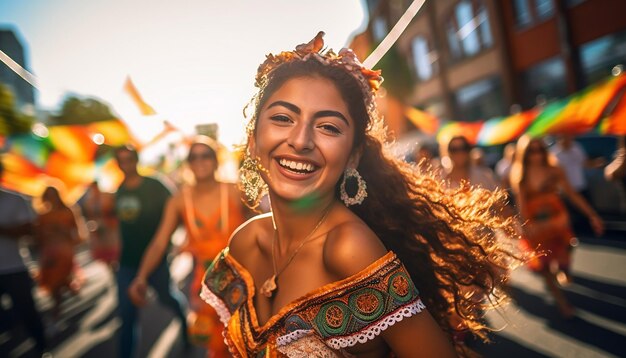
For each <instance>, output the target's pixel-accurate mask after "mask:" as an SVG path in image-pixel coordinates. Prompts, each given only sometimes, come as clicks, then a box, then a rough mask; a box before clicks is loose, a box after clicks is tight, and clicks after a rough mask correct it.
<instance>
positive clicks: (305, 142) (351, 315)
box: [202, 33, 515, 357]
mask: <svg viewBox="0 0 626 358" xmlns="http://www.w3.org/2000/svg"><path fill="white" fill-rule="evenodd" d="M322 35H323V33H320V34H318V36H317V37H316V38H315V39H313V40H312V41H311V42H310V43H308V44H303V45H300V46H298V47H297V48H296V50H295V51H289V52H282V53H280V54H278V55H268V57H267V60H266V61H265V62H264V63H263V64H262V65H261V66H260V67H259V72H258V74H257V81H256V85H257V87H258V88H259V92H258V95H257V96H256V97H255V99H254V102H253V104H254V113H253V115H252V117H251V119H250V122H249V124H248V142H247V146H246V147H247V158H246V159H245V161H244V165H243V168H242V185H243V187H244V189H245V192H246V194H247V195H248V196H249V200H250V203H251V205H252V206H254V205H256V203H258V200H259V199H260V197H261V196H262V195H263V194H264V193H265V192H267V193H268V194H269V197H270V201H271V208H272V212H271V213H269V214H265V215H260V216H257V217H256V218H253V219H252V220H250V221H248V222H247V223H246V224H244V225H243V226H241V227H240V228H239V229H238V230H237V231H236V232H235V233H234V234H233V236H232V237H231V240H230V242H229V246H228V248H226V249H225V250H224V251H223V252H222V253H221V254H220V255H219V256H218V257H217V258H216V260H215V261H214V262H213V264H212V265H211V267H209V269H208V271H207V273H206V275H205V278H204V282H203V284H204V287H203V290H202V297H203V298H204V299H205V300H206V301H207V302H208V303H210V304H211V305H213V306H214V307H215V308H216V310H217V311H218V313H219V315H220V318H221V320H222V322H224V324H225V327H226V329H225V332H224V336H225V338H226V342H227V344H228V346H229V349H230V352H231V354H232V355H234V356H236V357H257V356H259V355H263V356H266V357H283V356H288V357H302V356H304V355H307V354H311V353H314V354H315V356H320V357H321V356H323V357H334V356H344V355H351V354H356V355H358V356H364V357H383V356H392V355H393V356H402V357H409V356H428V357H430V356H432V357H446V356H454V354H455V351H454V347H455V345H456V348H457V352H459V353H461V354H463V353H467V351H465V350H464V349H463V348H462V346H461V344H460V343H458V342H455V344H453V342H452V338H451V337H452V336H453V334H454V332H455V330H456V329H468V330H471V331H472V332H473V333H476V334H479V335H480V334H483V331H484V328H485V327H484V326H483V325H482V324H481V321H480V319H481V316H480V312H482V311H481V310H482V308H483V307H482V304H481V302H477V301H476V300H475V299H473V298H472V297H469V296H466V295H464V293H465V292H466V291H467V290H466V289H464V287H467V286H476V287H479V288H480V290H481V291H480V292H481V293H482V292H487V293H490V294H492V295H493V300H494V302H499V301H500V300H501V299H502V298H503V295H501V293H500V291H499V288H500V287H501V286H502V282H501V278H502V277H501V276H498V272H497V268H498V267H508V266H509V265H510V264H511V263H512V261H515V258H514V257H513V256H512V255H511V254H510V253H509V252H508V251H507V250H506V249H505V248H503V247H499V246H497V245H496V244H495V240H494V237H493V235H491V234H488V233H490V232H493V229H495V228H501V229H503V230H509V229H511V230H512V229H513V227H511V222H509V221H504V220H503V219H501V218H495V217H491V215H490V214H489V210H488V208H489V207H490V205H491V204H493V203H494V202H496V201H497V200H500V199H501V198H502V195H501V194H499V193H496V194H493V193H489V192H486V191H482V190H478V191H470V190H469V189H468V190H465V191H462V190H459V191H458V193H457V194H456V197H451V196H449V195H448V194H447V193H446V192H445V189H444V188H443V187H442V186H441V184H440V183H439V182H438V181H436V180H433V179H432V178H430V177H426V176H417V175H416V174H415V171H414V170H413V168H411V167H410V166H409V165H408V164H407V163H404V162H400V161H398V160H396V159H393V157H392V156H391V155H390V154H387V152H386V150H385V149H384V148H385V147H384V143H385V128H384V126H383V125H382V121H381V120H380V119H379V117H378V115H377V112H376V106H375V93H376V90H377V89H378V86H379V85H380V83H381V82H382V78H381V77H380V74H379V73H378V72H375V71H371V70H368V69H366V68H364V67H363V66H362V65H361V64H360V63H359V62H358V60H357V59H356V57H355V56H354V54H353V53H352V51H350V50H348V49H343V50H341V51H340V52H339V54H335V53H334V52H332V51H330V50H329V51H326V52H322V51H321V49H322V48H323V41H322ZM455 200H458V202H457V201H455ZM459 203H465V204H459ZM510 259H512V260H510ZM418 288H419V291H418ZM257 293H258V294H257ZM452 312H456V313H457V314H458V316H459V317H461V320H462V322H461V323H460V324H459V326H455V327H452V326H451V324H450V321H449V319H448V316H449V315H450V314H451V313H452Z"/></svg>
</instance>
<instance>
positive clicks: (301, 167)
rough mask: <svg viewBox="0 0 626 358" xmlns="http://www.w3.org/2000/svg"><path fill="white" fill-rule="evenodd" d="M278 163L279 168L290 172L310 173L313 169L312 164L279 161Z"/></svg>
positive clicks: (285, 160)
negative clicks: (287, 169)
mask: <svg viewBox="0 0 626 358" xmlns="http://www.w3.org/2000/svg"><path fill="white" fill-rule="evenodd" d="M279 163H280V165H281V166H283V167H285V168H289V169H292V170H301V171H307V172H312V171H313V170H314V169H315V167H314V166H313V165H312V164H309V163H302V162H296V161H293V160H287V159H281V160H280V161H279Z"/></svg>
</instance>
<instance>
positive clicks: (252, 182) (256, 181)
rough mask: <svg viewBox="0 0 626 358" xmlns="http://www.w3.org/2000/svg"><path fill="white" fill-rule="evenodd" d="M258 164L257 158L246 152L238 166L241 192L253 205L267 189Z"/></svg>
mask: <svg viewBox="0 0 626 358" xmlns="http://www.w3.org/2000/svg"><path fill="white" fill-rule="evenodd" d="M260 166H261V164H260V163H259V160H258V159H256V158H254V159H253V158H252V156H251V155H250V153H246V154H245V159H244V161H243V163H242V164H241V168H239V179H240V181H241V186H242V188H243V192H244V194H245V195H246V198H248V202H250V203H251V204H253V205H254V206H256V204H257V203H258V202H259V200H260V198H261V196H262V195H263V193H265V191H266V189H267V184H266V183H265V181H264V180H263V178H262V177H261V174H260V173H259V171H260V169H259V168H260Z"/></svg>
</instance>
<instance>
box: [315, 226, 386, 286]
mask: <svg viewBox="0 0 626 358" xmlns="http://www.w3.org/2000/svg"><path fill="white" fill-rule="evenodd" d="M386 253H387V249H386V248H385V246H384V245H383V243H382V241H381V240H380V239H379V238H378V236H376V233H374V231H372V229H370V228H369V227H368V226H367V225H366V224H365V223H364V222H363V221H361V220H360V219H358V218H357V219H355V220H346V221H343V222H341V223H339V224H338V225H336V226H335V227H333V228H332V229H331V230H330V231H329V232H328V236H327V239H326V243H325V244H324V265H325V266H326V269H327V270H328V271H329V272H330V273H331V274H333V275H335V276H336V277H337V278H338V279H343V278H346V277H349V276H352V275H354V274H356V273H359V272H360V271H362V270H363V269H365V268H366V267H368V266H369V265H371V264H372V263H373V262H374V261H376V260H378V259H379V258H381V257H382V256H384V255H385V254H386Z"/></svg>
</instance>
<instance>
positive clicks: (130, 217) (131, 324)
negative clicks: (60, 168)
mask: <svg viewBox="0 0 626 358" xmlns="http://www.w3.org/2000/svg"><path fill="white" fill-rule="evenodd" d="M115 159H116V160H117V164H118V166H119V167H120V169H121V170H122V172H123V173H124V181H123V182H122V184H121V185H120V187H119V188H118V190H117V193H116V194H115V211H116V214H117V217H118V220H119V227H120V237H121V241H122V250H121V256H120V267H119V271H118V272H117V285H118V299H119V314H120V318H121V319H122V326H121V328H120V337H119V338H120V339H119V344H120V345H119V350H120V357H124V358H127V357H132V355H133V353H134V351H135V345H136V341H137V337H136V335H137V333H138V332H139V329H138V328H139V327H138V324H137V308H136V307H135V306H134V305H133V304H132V302H131V301H130V298H129V296H128V287H129V285H130V283H131V282H132V280H133V278H134V277H135V275H136V274H137V270H138V268H139V264H140V263H141V258H142V256H143V253H144V251H145V249H146V248H147V247H148V245H149V244H150V241H151V240H152V237H153V236H154V234H155V233H156V231H157V229H158V227H159V223H160V221H161V216H162V214H163V209H164V207H165V203H166V201H167V199H168V198H169V196H170V195H171V193H170V191H169V189H167V188H166V187H165V185H163V183H161V182H160V181H158V180H156V179H154V178H149V177H144V176H141V175H139V173H138V172H137V163H138V161H139V156H138V154H137V151H136V150H135V149H134V148H133V147H131V146H124V147H119V148H117V149H116V150H115ZM148 282H149V284H150V286H152V287H153V288H154V290H155V291H156V292H157V294H158V297H159V301H161V303H163V304H164V305H165V306H167V307H170V308H171V309H172V310H174V312H175V313H176V315H177V316H178V318H179V319H180V321H181V324H182V335H183V339H184V341H185V344H187V324H186V318H185V312H186V300H185V297H184V295H183V294H182V293H181V292H180V291H179V290H178V289H177V288H176V287H175V285H173V284H172V282H171V279H170V272H169V267H168V265H167V260H166V259H165V258H164V259H163V260H162V262H161V264H160V265H159V267H158V268H157V269H156V270H155V271H154V272H153V273H152V275H151V276H150V278H149V279H148Z"/></svg>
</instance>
